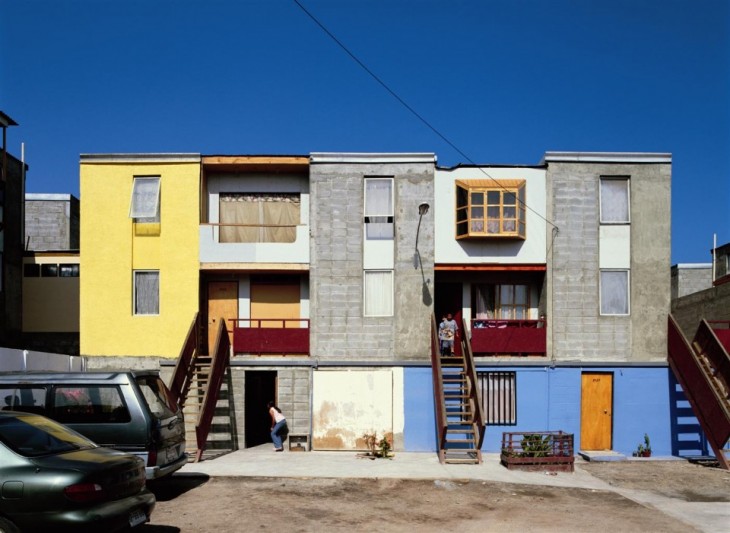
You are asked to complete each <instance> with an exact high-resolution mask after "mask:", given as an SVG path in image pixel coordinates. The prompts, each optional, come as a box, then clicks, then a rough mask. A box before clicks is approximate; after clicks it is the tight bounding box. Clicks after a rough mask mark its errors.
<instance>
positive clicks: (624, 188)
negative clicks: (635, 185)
mask: <svg viewBox="0 0 730 533" xmlns="http://www.w3.org/2000/svg"><path fill="white" fill-rule="evenodd" d="M628 221H629V180H627V179H602V180H601V222H628Z"/></svg>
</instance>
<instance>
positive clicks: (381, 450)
mask: <svg viewBox="0 0 730 533" xmlns="http://www.w3.org/2000/svg"><path fill="white" fill-rule="evenodd" d="M362 438H363V439H364V440H365V445H366V446H367V447H368V450H369V452H368V455H370V456H371V457H382V458H383V459H390V458H391V457H392V456H393V453H392V450H393V436H392V435H391V434H388V435H384V436H383V437H382V438H381V439H378V436H377V434H376V433H375V432H372V433H365V434H364V435H363V436H362Z"/></svg>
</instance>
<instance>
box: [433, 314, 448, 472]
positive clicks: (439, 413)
mask: <svg viewBox="0 0 730 533" xmlns="http://www.w3.org/2000/svg"><path fill="white" fill-rule="evenodd" d="M437 332H438V328H437V327H436V315H435V314H433V315H431V374H432V380H431V381H432V382H433V401H434V404H435V407H436V431H437V439H438V443H437V444H438V455H439V462H440V463H444V462H445V461H446V456H445V455H444V448H445V446H446V430H447V428H448V423H447V420H446V404H445V400H444V386H443V383H442V382H441V350H440V349H439V348H440V347H439V339H438V333H437Z"/></svg>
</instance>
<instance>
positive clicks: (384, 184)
mask: <svg viewBox="0 0 730 533" xmlns="http://www.w3.org/2000/svg"><path fill="white" fill-rule="evenodd" d="M364 222H365V238H366V239H368V240H392V239H393V235H394V232H393V226H394V224H393V178H365V220H364Z"/></svg>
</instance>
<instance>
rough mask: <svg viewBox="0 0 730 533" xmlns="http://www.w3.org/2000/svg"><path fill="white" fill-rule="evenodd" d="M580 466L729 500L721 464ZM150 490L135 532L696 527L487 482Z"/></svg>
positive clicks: (604, 475)
mask: <svg viewBox="0 0 730 533" xmlns="http://www.w3.org/2000/svg"><path fill="white" fill-rule="evenodd" d="M581 468H584V469H585V470H587V471H589V472H590V473H591V474H593V475H594V476H596V477H598V478H600V479H602V480H604V481H606V482H608V483H610V484H612V485H615V486H619V487H623V488H631V489H640V490H649V491H653V492H654V493H657V494H661V495H664V496H667V497H672V498H679V499H681V500H683V501H693V502H694V501H698V502H728V501H730V472H727V471H724V470H719V469H717V468H709V467H704V466H698V465H694V464H690V463H686V462H681V461H672V462H646V463H638V462H633V461H632V462H624V463H592V464H584V465H581ZM560 475H570V474H560ZM152 488H153V491H154V492H155V494H156V495H157V499H158V502H157V507H156V508H155V511H154V513H153V515H152V522H151V523H150V524H147V525H145V526H143V527H141V528H139V529H138V531H139V533H175V532H178V531H181V532H216V533H223V532H229V531H286V532H292V533H296V532H310V531H311V532H314V531H316V532H330V531H347V532H350V533H351V532H359V531H378V532H379V533H389V532H402V531H414V530H418V531H419V533H428V532H436V531H439V532H441V531H449V530H451V531H460V532H477V531H479V532H485V531H487V532H488V531H520V532H523V531H525V532H544V531H556V530H560V531H565V532H572V531H575V532H578V531H591V530H594V531H595V530H610V531H611V532H612V533H618V532H635V531H644V532H650V531H657V532H658V531H661V532H666V533H672V532H677V533H680V532H681V533H686V532H689V531H693V529H692V528H691V527H689V526H688V525H686V524H685V523H682V522H680V521H678V520H676V519H674V518H671V517H669V516H667V515H665V514H663V513H661V512H660V511H658V510H656V509H653V508H650V507H645V506H643V505H640V504H638V503H635V502H633V501H631V500H628V499H626V498H623V497H622V496H620V495H618V494H615V493H612V492H605V491H599V490H584V489H573V488H571V489H566V488H556V487H545V486H532V485H516V484H506V483H494V482H482V481H470V482H457V481H417V480H391V479H379V480H363V479H360V480H354V479H320V478H316V479H315V478H310V479H282V478H207V477H206V476H200V475H188V476H180V477H178V476H175V477H173V478H172V479H171V480H169V481H165V482H162V483H160V484H158V485H155V486H153V487H152Z"/></svg>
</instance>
